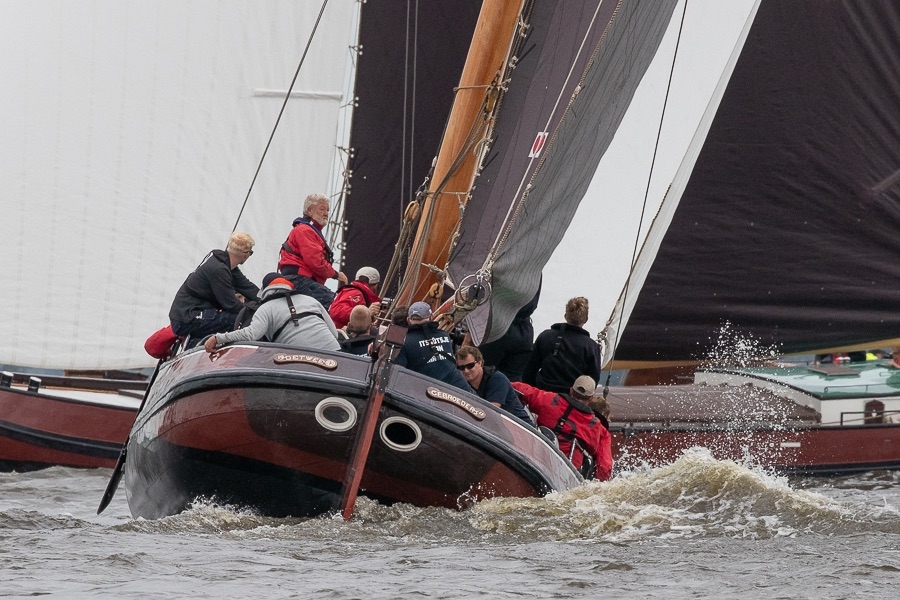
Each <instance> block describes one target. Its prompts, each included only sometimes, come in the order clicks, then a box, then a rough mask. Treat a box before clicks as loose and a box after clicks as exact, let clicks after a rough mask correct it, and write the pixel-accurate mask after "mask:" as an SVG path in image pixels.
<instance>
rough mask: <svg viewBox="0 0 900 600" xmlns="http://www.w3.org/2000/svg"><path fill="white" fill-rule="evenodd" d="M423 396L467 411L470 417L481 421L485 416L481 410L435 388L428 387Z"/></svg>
mask: <svg viewBox="0 0 900 600" xmlns="http://www.w3.org/2000/svg"><path fill="white" fill-rule="evenodd" d="M425 394H427V395H428V397H429V398H431V399H433V400H443V401H444V402H449V403H450V404H455V405H456V406H458V407H460V408H461V409H463V410H465V411H467V412H468V413H469V414H470V415H472V416H473V417H475V418H476V419H478V420H479V421H481V420H482V419H484V418H485V417H486V416H487V413H486V412H484V410H483V409H481V408H478V407H477V406H475V405H474V404H472V403H471V402H468V401H466V400H463V399H462V398H459V397H457V396H454V395H453V394H450V393H447V392H445V391H443V390H439V389H437V388H435V387H430V388H428V389H426V390H425Z"/></svg>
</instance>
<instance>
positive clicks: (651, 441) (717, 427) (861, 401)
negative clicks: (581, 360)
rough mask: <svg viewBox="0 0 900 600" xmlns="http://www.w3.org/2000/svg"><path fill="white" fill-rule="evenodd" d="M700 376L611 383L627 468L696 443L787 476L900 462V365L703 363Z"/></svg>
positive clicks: (617, 436)
mask: <svg viewBox="0 0 900 600" xmlns="http://www.w3.org/2000/svg"><path fill="white" fill-rule="evenodd" d="M694 377H695V381H696V383H693V384H688V385H671V386H629V387H615V388H611V389H610V392H609V398H608V400H609V403H610V407H611V409H612V415H613V419H611V423H610V431H611V433H612V435H613V448H614V456H615V457H616V465H617V467H618V468H620V469H629V468H635V467H640V466H659V465H662V464H667V463H670V462H673V461H674V460H676V459H677V458H678V457H679V456H680V455H681V454H682V453H683V452H684V451H686V450H688V449H689V448H693V447H703V448H707V449H708V450H709V451H710V453H711V454H712V455H713V456H714V457H715V458H717V459H721V460H733V461H736V462H750V463H753V464H757V465H762V466H765V467H769V468H772V469H775V470H776V471H779V472H782V473H803V474H816V475H833V474H844V473H852V472H862V471H871V470H876V469H891V470H892V469H900V369H897V368H895V367H893V366H891V364H890V362H889V361H885V360H880V361H868V362H861V363H849V364H843V365H815V364H811V365H804V364H794V365H788V364H782V365H780V366H766V367H747V368H731V369H715V370H701V371H698V372H697V373H696V374H695V376H694Z"/></svg>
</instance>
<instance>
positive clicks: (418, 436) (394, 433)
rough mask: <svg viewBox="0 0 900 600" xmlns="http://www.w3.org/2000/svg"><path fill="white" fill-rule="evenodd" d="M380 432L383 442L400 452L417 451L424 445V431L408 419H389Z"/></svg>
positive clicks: (383, 422)
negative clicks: (420, 445)
mask: <svg viewBox="0 0 900 600" xmlns="http://www.w3.org/2000/svg"><path fill="white" fill-rule="evenodd" d="M378 431H379V434H380V435H381V441H383V442H384V443H385V444H386V445H387V447H388V448H391V449H392V450H397V451H399V452H409V451H410V450H415V449H416V448H418V447H419V444H421V443H422V430H421V429H419V426H418V425H416V424H415V423H414V422H413V421H411V420H409V419H407V418H406V417H388V418H387V419H385V420H384V421H382V422H381V427H380V428H379V430H378Z"/></svg>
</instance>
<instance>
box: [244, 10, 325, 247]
mask: <svg viewBox="0 0 900 600" xmlns="http://www.w3.org/2000/svg"><path fill="white" fill-rule="evenodd" d="M327 4H328V0H323V1H322V7H321V8H320V9H319V16H318V17H316V23H315V25H313V28H312V31H311V32H310V34H309V39H308V40H307V41H306V47H305V48H304V49H303V55H302V56H301V57H300V63H299V64H298V65H297V70H296V71H294V78H293V79H291V85H290V86H289V87H288V90H287V92H286V93H285V95H284V102H282V103H281V110H279V111H278V118H276V119H275V125H274V126H273V127H272V133H270V134H269V141H268V142H266V147H265V149H264V150H263V153H262V156H261V157H260V158H259V164H258V165H257V166H256V173H254V174H253V180H252V181H251V182H250V187H249V188H248V189H247V195H246V196H245V197H244V202H243V204H241V210H240V211H239V212H238V217H237V219H236V220H235V222H234V227H232V229H231V232H232V233H234V232H235V231H236V230H237V226H238V223H240V222H241V217H242V216H243V214H244V209H245V208H246V207H247V202H248V201H249V200H250V193H251V192H252V191H253V185H254V184H255V183H256V179H257V177H259V172H260V170H262V166H263V162H264V161H265V160H266V155H267V154H268V152H269V147H270V146H271V145H272V139H273V138H274V137H275V131H276V130H277V129H278V124H279V123H281V116H282V115H283V114H284V110H285V108H287V103H288V100H290V98H291V92H292V91H293V90H294V85H295V84H296V83H297V77H299V75H300V68H301V67H302V66H303V63H304V61H305V60H306V55H307V54H308V53H309V47H310V46H311V45H312V41H313V38H315V36H316V31H317V30H318V29H319V23H320V22H321V21H322V14H323V13H324V12H325V6H326V5H327Z"/></svg>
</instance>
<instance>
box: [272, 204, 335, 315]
mask: <svg viewBox="0 0 900 600" xmlns="http://www.w3.org/2000/svg"><path fill="white" fill-rule="evenodd" d="M330 208H331V203H330V202H329V200H328V198H326V197H325V196H323V195H321V194H310V195H309V196H307V197H306V200H304V201H303V216H302V217H297V218H296V219H294V222H293V224H292V229H291V233H290V234H288V237H287V240H285V242H284V243H283V244H282V245H281V254H280V256H279V258H278V272H279V273H281V275H282V276H283V277H284V278H286V279H287V280H288V281H290V282H291V284H292V285H293V286H294V290H295V291H297V292H299V293H301V294H305V295H307V296H312V297H313V298H315V299H316V300H318V301H319V302H321V303H322V306H324V307H325V308H326V309H327V308H328V307H329V306H330V305H331V302H332V301H333V300H334V292H332V291H331V290H330V289H328V288H327V287H325V285H324V284H325V282H326V281H327V280H328V279H332V278H333V279H337V281H338V285H341V284H345V283H347V276H346V275H344V274H343V273H341V272H340V271H337V270H336V269H335V268H334V267H333V266H332V265H331V263H332V262H334V253H333V252H332V251H331V248H330V247H329V246H328V243H327V242H326V241H325V236H324V235H322V229H323V228H324V227H325V225H326V224H327V223H328V212H329V211H330Z"/></svg>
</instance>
